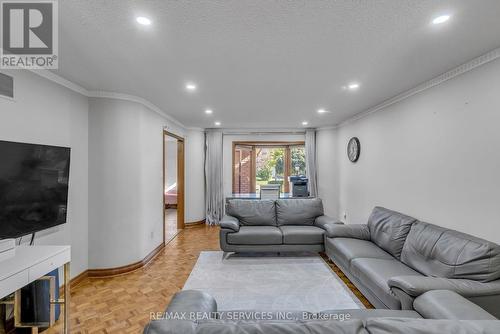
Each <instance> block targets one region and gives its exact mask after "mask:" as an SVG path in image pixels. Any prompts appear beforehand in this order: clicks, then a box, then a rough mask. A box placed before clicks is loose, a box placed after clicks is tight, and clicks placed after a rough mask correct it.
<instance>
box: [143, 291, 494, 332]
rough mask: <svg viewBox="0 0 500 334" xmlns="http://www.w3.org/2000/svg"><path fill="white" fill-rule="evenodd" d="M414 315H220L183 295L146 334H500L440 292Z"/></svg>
mask: <svg viewBox="0 0 500 334" xmlns="http://www.w3.org/2000/svg"><path fill="white" fill-rule="evenodd" d="M413 308H414V309H415V310H414V311H401V310H399V311H395V310H332V311H323V312H320V313H318V314H312V313H309V312H297V311H294V312H286V311H282V312H256V311H242V310H237V311H223V312H219V310H218V308H217V302H216V301H215V300H214V298H212V297H211V296H210V295H208V294H206V293H204V292H201V291H195V290H186V291H181V292H179V293H177V294H176V295H175V296H174V298H173V299H172V301H171V302H170V305H169V306H168V308H167V310H166V311H165V313H164V314H162V315H157V317H158V318H160V320H154V321H152V322H150V323H149V324H148V325H147V326H146V327H145V329H144V334H271V333H272V334H300V333H304V334H306V333H308V334H312V333H314V334H340V333H342V334H423V333H427V334H447V333H451V334H459V333H467V334H476V333H477V334H479V333H481V334H498V333H500V320H498V319H496V318H495V317H494V316H493V315H491V314H489V313H488V312H486V311H485V310H483V309H481V308H480V307H478V306H477V305H476V304H474V303H472V302H470V301H468V300H467V299H465V298H463V297H462V296H460V295H458V294H457V293H455V292H452V291H446V290H435V291H430V292H426V293H424V294H422V295H421V296H419V297H417V298H416V299H415V300H414V302H413Z"/></svg>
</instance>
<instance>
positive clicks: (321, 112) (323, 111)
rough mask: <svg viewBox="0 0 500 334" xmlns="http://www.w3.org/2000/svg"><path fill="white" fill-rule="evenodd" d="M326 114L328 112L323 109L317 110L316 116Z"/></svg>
mask: <svg viewBox="0 0 500 334" xmlns="http://www.w3.org/2000/svg"><path fill="white" fill-rule="evenodd" d="M326 112H328V110H326V109H323V108H321V109H318V114H324V113H326Z"/></svg>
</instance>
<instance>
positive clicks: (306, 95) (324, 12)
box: [56, 0, 500, 128]
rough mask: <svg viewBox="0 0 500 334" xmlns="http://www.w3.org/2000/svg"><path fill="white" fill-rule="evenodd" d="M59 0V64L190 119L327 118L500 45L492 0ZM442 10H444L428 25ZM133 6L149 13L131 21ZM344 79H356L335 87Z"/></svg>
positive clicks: (320, 121) (314, 122)
mask: <svg viewBox="0 0 500 334" xmlns="http://www.w3.org/2000/svg"><path fill="white" fill-rule="evenodd" d="M59 4H60V9H59V11H60V22H61V23H60V24H61V27H60V63H59V64H60V69H59V70H57V71H56V73H58V74H59V75H61V76H63V77H64V78H66V79H69V80H71V81H73V82H76V83H78V84H80V85H82V86H83V87H85V88H86V89H89V90H106V91H113V92H119V93H125V94H132V95H136V96H139V97H142V98H145V99H147V100H149V101H150V102H152V103H153V104H155V105H157V106H158V107H160V108H161V109H163V110H164V111H165V112H166V113H168V114H170V115H171V116H173V117H174V118H176V119H177V120H179V121H180V122H182V123H183V124H184V125H186V126H192V127H212V126H213V122H214V121H215V120H219V121H221V122H222V126H223V127H225V128H231V127H239V128H241V127H244V128H280V127H282V128H296V127H301V123H302V121H304V120H307V121H309V126H327V125H334V124H337V123H339V122H341V121H343V120H345V119H347V118H349V117H350V116H352V115H354V114H356V113H359V112H361V111H363V110H365V109H367V108H369V107H371V106H374V105H376V104H378V103H380V102H382V101H383V100H386V99H388V98H390V97H392V96H394V95H397V94H398V93H400V92H402V91H405V90H407V89H409V88H412V87H414V86H416V85H417V84H419V83H421V82H423V81H426V80H428V79H431V78H433V77H434V76H436V75H438V74H441V73H443V72H446V71H447V70H449V69H451V68H453V67H455V66H458V65H460V64H462V63H464V62H466V61H468V60H470V59H472V58H474V57H477V56H479V55H481V54H483V53H485V52H487V51H489V50H492V49H494V48H497V47H499V46H500V33H499V32H500V20H499V19H498V14H499V13H500V1H498V0H480V1H470V0H454V1H444V0H443V1H436V0H413V1H409V0H378V1H372V0H344V1H333V0H331V1H326V0H325V1H319V0H316V1H314V0H303V1H299V0H295V1H294V0H266V1H264V0H234V1H231V0H225V1H200V0H198V1H177V0H147V1H137V0H136V1H132V0H64V1H60V2H59ZM441 13H450V14H451V15H452V19H451V20H450V21H449V22H448V23H446V24H444V25H441V26H433V25H431V24H430V21H431V20H432V19H433V18H434V17H435V16H437V15H439V14H441ZM139 15H143V16H147V17H149V18H151V19H152V20H153V24H152V25H151V26H149V27H144V26H140V25H138V24H137V23H136V22H135V17H136V16H139ZM187 81H193V82H196V83H197V84H198V87H199V88H198V90H197V92H195V93H187V92H186V91H185V90H184V84H185V83H186V82H187ZM350 81H358V82H360V83H361V88H360V89H359V90H358V91H356V92H348V91H345V90H343V89H342V88H341V87H342V86H343V85H345V84H347V83H348V82H350ZM207 107H210V108H212V109H213V110H214V114H213V115H212V116H207V115H205V114H204V112H203V111H204V109H205V108H207ZM320 107H322V108H325V109H327V110H329V111H331V112H329V113H327V114H323V115H318V114H317V113H316V110H317V109H318V108H320Z"/></svg>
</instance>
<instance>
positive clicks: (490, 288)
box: [388, 276, 500, 297]
mask: <svg viewBox="0 0 500 334" xmlns="http://www.w3.org/2000/svg"><path fill="white" fill-rule="evenodd" d="M388 284H389V285H390V286H391V287H397V288H399V289H401V290H403V291H405V292H406V293H407V294H408V295H410V296H413V297H418V296H420V295H421V294H423V293H425V292H427V291H429V290H451V291H455V292H457V293H459V294H460V295H462V296H465V297H472V296H490V295H500V280H497V281H493V282H488V283H482V282H478V281H473V280H465V279H449V278H442V277H418V276H417V277H416V276H394V277H391V279H390V280H389V282H388Z"/></svg>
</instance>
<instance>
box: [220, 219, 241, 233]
mask: <svg viewBox="0 0 500 334" xmlns="http://www.w3.org/2000/svg"><path fill="white" fill-rule="evenodd" d="M220 227H221V228H227V229H230V230H231V231H233V232H238V231H239V230H240V222H239V220H238V218H236V217H233V216H229V215H225V216H224V217H222V219H221V221H220Z"/></svg>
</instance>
